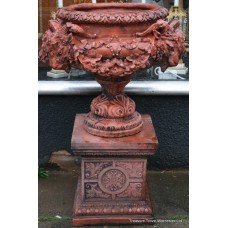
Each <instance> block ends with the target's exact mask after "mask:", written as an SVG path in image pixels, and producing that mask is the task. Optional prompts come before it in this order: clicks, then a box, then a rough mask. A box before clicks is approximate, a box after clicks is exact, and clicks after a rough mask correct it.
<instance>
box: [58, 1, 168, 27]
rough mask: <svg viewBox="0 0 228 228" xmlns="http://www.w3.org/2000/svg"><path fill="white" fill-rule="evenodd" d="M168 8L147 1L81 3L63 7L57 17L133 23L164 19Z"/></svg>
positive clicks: (86, 21)
mask: <svg viewBox="0 0 228 228" xmlns="http://www.w3.org/2000/svg"><path fill="white" fill-rule="evenodd" d="M167 16H168V10H167V9H166V8H164V7H162V6H160V5H158V4H153V3H152V4H148V3H96V4H94V3H82V4H74V5H70V6H66V7H63V8H61V9H59V10H58V12H57V17H58V18H60V19H62V20H66V21H72V22H77V23H93V24H94V23H95V24H133V23H145V22H151V21H156V20H158V19H164V18H166V17H167Z"/></svg>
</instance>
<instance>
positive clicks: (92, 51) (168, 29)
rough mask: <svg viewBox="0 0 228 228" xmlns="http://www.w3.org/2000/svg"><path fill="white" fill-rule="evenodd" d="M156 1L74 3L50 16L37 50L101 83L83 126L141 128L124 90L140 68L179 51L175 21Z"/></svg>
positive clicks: (109, 133)
mask: <svg viewBox="0 0 228 228" xmlns="http://www.w3.org/2000/svg"><path fill="white" fill-rule="evenodd" d="M167 15H168V12H167V10H166V9H165V8H163V7H161V6H159V5H156V4H139V3H108V4H105V3H103V4H77V5H72V6H69V7H64V8H62V9H60V10H59V11H58V12H57V19H56V20H50V21H49V30H48V31H46V33H45V34H44V37H43V43H42V46H41V50H40V53H39V57H40V59H41V60H42V61H44V62H46V63H48V64H49V65H50V66H52V67H53V68H55V69H64V70H66V71H69V70H70V69H71V68H72V67H75V68H83V69H85V70H87V71H89V72H92V73H94V74H95V76H96V80H97V81H98V82H99V83H100V84H101V86H102V88H103V93H102V95H100V96H98V97H96V98H95V99H94V100H93V102H92V104H91V112H90V113H89V114H88V116H87V117H86V118H85V122H84V127H85V129H86V130H87V131H88V132H89V133H90V134H93V135H97V136H102V137H123V136H129V135H134V134H136V133H138V132H140V131H141V130H142V125H143V121H142V118H141V115H140V114H139V113H137V112H136V111H135V103H134V101H133V100H131V99H130V98H128V97H127V96H126V95H125V94H124V92H123V90H124V87H125V86H126V84H127V83H129V82H130V80H131V78H132V75H133V74H134V73H135V72H137V71H138V70H140V69H145V68H149V67H150V66H156V65H159V66H161V68H162V69H163V70H165V69H166V68H167V67H169V66H174V65H177V64H178V61H179V59H180V57H181V55H182V53H183V52H184V37H183V34H182V32H181V31H180V30H179V28H178V27H179V22H178V21H177V20H174V21H172V22H170V23H168V22H167V21H166V19H165V18H166V16H167Z"/></svg>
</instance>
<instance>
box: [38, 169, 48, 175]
mask: <svg viewBox="0 0 228 228" xmlns="http://www.w3.org/2000/svg"><path fill="white" fill-rule="evenodd" d="M38 177H39V178H48V172H47V171H46V170H45V169H44V168H43V167H39V168H38Z"/></svg>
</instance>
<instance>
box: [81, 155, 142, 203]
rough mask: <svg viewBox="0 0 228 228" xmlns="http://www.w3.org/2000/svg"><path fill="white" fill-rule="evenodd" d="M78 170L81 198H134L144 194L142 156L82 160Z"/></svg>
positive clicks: (92, 199)
mask: <svg viewBox="0 0 228 228" xmlns="http://www.w3.org/2000/svg"><path fill="white" fill-rule="evenodd" d="M82 170H83V172H82V185H83V186H82V187H83V188H82V189H83V190H82V195H83V196H84V199H85V200H88V201H96V200H101V199H102V200H106V199H108V200H110V199H115V200H118V199H119V200H123V199H127V200H134V199H135V198H143V197H144V196H145V189H144V186H145V182H146V173H145V172H146V160H145V159H130V160H129V159H115V160H110V159H102V161H99V160H97V159H85V160H83V162H82Z"/></svg>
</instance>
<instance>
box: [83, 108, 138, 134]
mask: <svg viewBox="0 0 228 228" xmlns="http://www.w3.org/2000/svg"><path fill="white" fill-rule="evenodd" d="M142 126H143V121H142V117H141V115H140V114H139V113H138V112H136V111H135V112H134V113H133V114H132V115H130V116H127V117H122V118H107V117H102V116H98V115H96V114H94V113H92V112H89V113H88V114H87V115H86V117H85V120H84V128H85V130H86V131H87V132H89V133H90V134H92V135H96V136H100V137H124V136H130V135H134V134H137V133H139V132H140V131H141V130H142Z"/></svg>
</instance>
